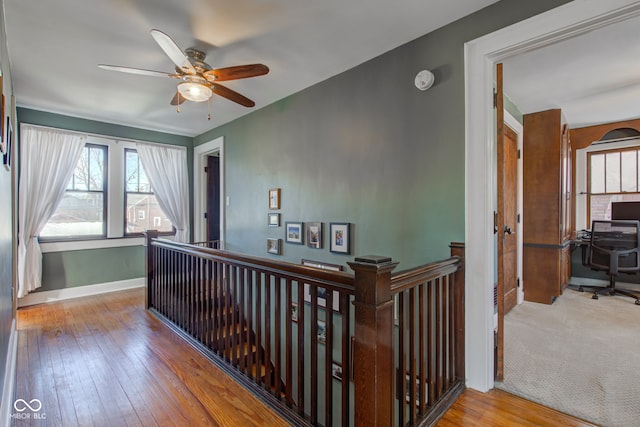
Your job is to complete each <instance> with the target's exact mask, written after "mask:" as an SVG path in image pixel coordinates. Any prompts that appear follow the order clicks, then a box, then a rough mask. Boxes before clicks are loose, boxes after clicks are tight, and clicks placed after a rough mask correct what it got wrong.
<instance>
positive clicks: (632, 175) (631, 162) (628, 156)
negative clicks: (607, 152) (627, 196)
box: [620, 150, 638, 193]
mask: <svg viewBox="0 0 640 427" xmlns="http://www.w3.org/2000/svg"><path fill="white" fill-rule="evenodd" d="M620 154H621V157H620V166H621V168H622V169H621V171H620V172H621V174H620V176H621V190H622V191H623V192H634V193H635V192H636V191H638V190H637V187H636V183H637V182H638V178H637V174H638V167H637V164H636V159H637V155H636V151H635V150H634V151H623V152H622V153H620Z"/></svg>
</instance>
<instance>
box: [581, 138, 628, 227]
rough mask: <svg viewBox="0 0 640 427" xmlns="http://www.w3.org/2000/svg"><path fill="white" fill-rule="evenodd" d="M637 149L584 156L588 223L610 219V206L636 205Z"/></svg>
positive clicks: (593, 153)
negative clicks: (632, 202)
mask: <svg viewBox="0 0 640 427" xmlns="http://www.w3.org/2000/svg"><path fill="white" fill-rule="evenodd" d="M639 164H640V149H639V148H637V147H636V148H623V149H616V150H607V151H597V152H590V153H588V154H587V185H588V189H587V194H588V212H589V218H588V223H589V224H590V223H591V221H593V220H595V219H603V220H608V219H611V203H612V202H627V201H640V183H639V178H640V174H639V173H638V165H639Z"/></svg>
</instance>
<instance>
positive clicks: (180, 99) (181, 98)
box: [170, 92, 187, 105]
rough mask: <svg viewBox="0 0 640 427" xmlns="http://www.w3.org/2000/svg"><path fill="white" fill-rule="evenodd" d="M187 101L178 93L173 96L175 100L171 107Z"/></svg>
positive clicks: (172, 101)
mask: <svg viewBox="0 0 640 427" xmlns="http://www.w3.org/2000/svg"><path fill="white" fill-rule="evenodd" d="M186 100H187V99H186V98H185V97H184V96H182V95H180V92H176V94H175V95H174V96H173V99H172V100H171V102H170V104H171V105H180V104H182V103H183V102H184V101H186Z"/></svg>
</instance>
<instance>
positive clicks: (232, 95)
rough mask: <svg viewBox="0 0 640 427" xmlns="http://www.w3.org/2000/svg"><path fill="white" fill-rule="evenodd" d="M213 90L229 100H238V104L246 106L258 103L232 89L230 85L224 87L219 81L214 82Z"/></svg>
mask: <svg viewBox="0 0 640 427" xmlns="http://www.w3.org/2000/svg"><path fill="white" fill-rule="evenodd" d="M211 90H212V91H213V93H215V94H216V95H220V96H221V97H223V98H227V99H228V100H229V101H233V102H237V103H238V104H240V105H244V106H245V107H253V106H255V105H256V103H255V102H253V101H252V100H250V99H249V98H247V97H246V96H244V95H240V94H239V93H238V92H236V91H234V90H231V89H229V88H228V87H224V86H222V85H220V84H218V83H215V84H212V85H211Z"/></svg>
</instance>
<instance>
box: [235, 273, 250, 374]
mask: <svg viewBox="0 0 640 427" xmlns="http://www.w3.org/2000/svg"><path fill="white" fill-rule="evenodd" d="M239 270H240V271H239V273H240V274H239V277H238V286H237V288H239V289H240V294H239V295H238V297H237V300H236V304H237V305H238V322H239V325H240V328H239V332H238V334H239V335H240V336H239V343H238V346H239V347H240V348H239V354H240V356H239V357H240V370H241V371H243V372H246V369H247V357H248V355H249V351H250V350H249V347H248V346H247V341H246V339H245V338H246V330H247V320H246V314H245V304H246V300H245V296H244V289H245V287H246V283H245V272H246V270H245V268H244V267H239Z"/></svg>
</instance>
